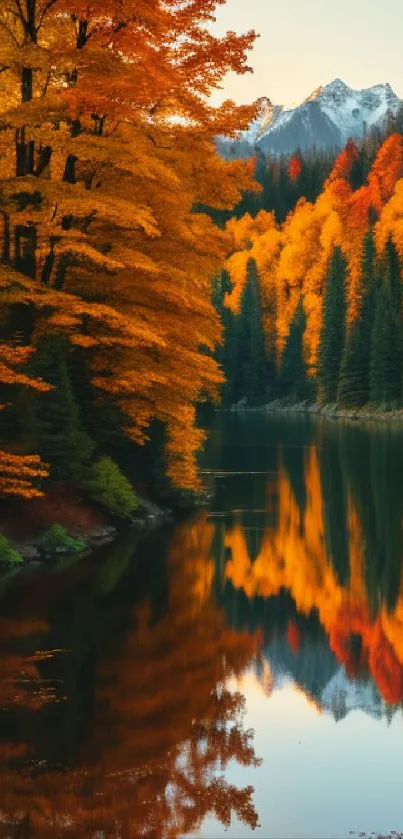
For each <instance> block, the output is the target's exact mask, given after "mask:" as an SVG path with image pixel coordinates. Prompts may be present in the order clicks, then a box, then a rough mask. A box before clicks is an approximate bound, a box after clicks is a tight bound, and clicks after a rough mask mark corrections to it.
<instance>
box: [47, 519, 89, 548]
mask: <svg viewBox="0 0 403 839" xmlns="http://www.w3.org/2000/svg"><path fill="white" fill-rule="evenodd" d="M36 544H37V546H38V548H42V550H44V551H46V552H47V553H60V552H65V553H80V552H81V551H84V550H85V548H86V547H87V543H86V541H85V539H82V538H81V537H80V536H78V537H76V536H70V534H69V533H68V532H67V530H66V528H65V527H62V525H61V524H52V525H51V527H48V528H47V530H43V531H42V533H40V534H39V536H37V538H36Z"/></svg>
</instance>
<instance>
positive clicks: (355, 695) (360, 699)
mask: <svg viewBox="0 0 403 839" xmlns="http://www.w3.org/2000/svg"><path fill="white" fill-rule="evenodd" d="M320 703H321V706H322V708H323V710H324V711H327V713H329V714H331V715H332V716H333V717H334V718H335V720H336V721H338V720H341V719H343V718H344V717H345V716H347V714H348V713H349V711H363V712H364V713H365V714H369V715H370V716H371V717H374V718H375V719H380V718H381V717H387V718H388V717H389V718H390V716H391V715H393V709H392V708H391V707H390V706H388V705H387V704H386V702H385V701H384V700H383V699H382V697H381V695H380V693H379V691H378V689H377V687H376V685H375V683H374V682H372V680H370V681H367V682H362V681H359V680H354V681H351V680H350V679H348V678H347V675H346V673H345V670H344V669H343V668H342V667H340V669H339V670H338V671H337V673H335V674H334V676H332V678H331V679H330V680H329V682H328V683H327V685H326V687H325V688H324V690H323V691H322V695H321V697H320Z"/></svg>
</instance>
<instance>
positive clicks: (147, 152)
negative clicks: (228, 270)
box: [0, 0, 255, 487]
mask: <svg viewBox="0 0 403 839" xmlns="http://www.w3.org/2000/svg"><path fill="white" fill-rule="evenodd" d="M219 2H221V0H207V2H201V0H185V2H178V0H167V2H162V0H152V2H151V3H150V2H149V1H148V0H147V2H146V1H145V0H140V2H138V0H136V1H135V2H134V0H123V2H122V1H121V0H106V2H105V3H102V5H100V4H99V3H95V2H94V3H92V2H83V0H73V2H70V0H68V2H66V0H51V2H47V1H46V0H24V2H20V0H11V2H10V3H9V4H8V6H7V8H6V7H2V9H1V10H0V62H1V65H2V71H3V72H2V80H3V82H4V85H3V96H2V97H1V100H0V127H1V129H2V133H1V148H2V152H3V155H2V160H1V163H0V178H1V199H0V205H1V206H0V210H1V212H2V215H3V235H2V258H3V267H5V266H7V269H8V268H11V269H15V271H14V270H11V271H10V272H8V270H6V271H5V272H4V274H2V276H1V280H0V290H1V294H2V299H3V300H4V301H5V302H6V303H7V305H12V304H13V303H17V302H28V300H29V302H31V303H32V304H33V305H34V306H35V309H36V312H37V318H36V329H39V330H40V331H43V330H44V329H53V330H55V329H56V330H62V331H64V332H65V333H67V334H68V335H69V337H70V339H71V341H72V342H73V343H75V344H76V345H79V346H81V347H82V348H83V349H84V351H85V352H86V353H87V355H88V358H89V363H90V364H91V367H92V374H93V385H94V387H95V388H96V389H98V390H99V391H102V392H104V393H106V394H107V395H108V398H110V399H112V400H114V401H117V402H118V403H119V405H120V407H121V408H122V409H123V412H124V415H125V417H126V419H127V422H126V431H127V433H128V434H129V435H130V436H131V437H132V438H133V439H134V440H135V441H137V442H139V443H142V442H144V440H145V439H146V436H147V427H148V426H149V424H150V422H151V420H152V419H153V418H157V419H159V420H161V421H162V422H163V423H164V424H165V426H166V428H167V440H168V441H167V455H168V471H169V474H170V477H171V478H172V480H173V481H174V482H175V483H176V484H178V485H179V486H182V487H191V486H195V485H196V484H197V476H196V469H195V463H194V454H195V451H196V450H197V449H198V448H199V446H200V442H201V434H200V432H199V431H197V430H196V428H195V407H194V406H195V402H196V401H197V400H198V399H199V398H200V397H202V396H204V395H205V394H207V393H209V394H211V395H213V396H214V394H215V393H216V392H217V387H218V385H219V383H220V382H221V373H220V371H219V369H218V367H217V365H216V364H215V362H214V361H213V359H212V350H213V348H214V345H215V343H216V342H217V341H218V340H219V338H220V324H219V321H218V318H217V316H216V314H215V312H214V310H213V307H212V306H211V303H210V278H211V276H212V274H213V273H214V272H215V271H216V270H217V269H218V267H219V266H220V263H221V262H222V259H223V256H224V254H225V251H226V248H227V241H228V239H227V236H226V235H225V233H223V232H222V231H220V230H218V228H216V227H214V225H213V223H212V222H211V220H210V219H209V217H208V216H206V215H205V214H203V213H195V212H194V211H193V210H194V207H195V206H196V205H199V206H201V205H203V204H206V203H207V202H208V203H209V204H210V205H214V206H216V207H218V208H223V207H226V206H232V205H233V204H234V203H236V202H237V201H238V199H239V197H240V195H241V193H242V190H244V189H245V188H247V187H251V185H252V181H251V174H252V167H251V165H250V164H244V163H242V162H233V163H231V164H226V163H224V161H222V160H221V159H220V158H219V157H218V155H217V154H216V152H215V146H214V138H215V136H216V135H217V134H219V133H222V132H223V131H224V130H225V132H226V133H227V134H228V133H229V134H230V135H234V134H235V133H236V131H237V130H238V129H239V128H242V127H243V126H245V125H246V124H247V123H248V122H249V120H250V118H251V116H253V114H254V113H255V109H254V107H252V108H250V107H249V108H246V107H245V108H242V107H236V106H235V105H234V104H233V103H231V102H225V103H224V104H223V105H222V106H221V107H219V108H213V107H211V105H210V103H209V101H208V96H209V94H210V92H211V91H212V90H213V89H214V88H216V87H217V86H219V83H220V81H221V79H222V78H223V76H224V75H225V74H226V73H227V72H228V71H235V72H236V73H244V72H247V71H248V70H249V68H248V66H247V64H246V61H245V55H246V51H247V50H248V49H249V48H250V47H251V45H252V43H253V40H254V37H255V36H254V33H253V32H250V33H247V34H246V35H241V36H238V35H236V34H234V33H233V32H229V33H227V35H225V36H224V37H222V38H219V37H217V36H215V35H213V34H212V32H211V29H210V28H209V26H208V25H209V24H210V23H211V21H212V20H213V18H214V10H215V8H216V7H217V5H218V4H219ZM15 274H20V275H21V276H22V279H21V277H20V279H19V280H18V278H17V279H16V278H15V276H14V275H15Z"/></svg>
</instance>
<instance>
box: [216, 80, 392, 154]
mask: <svg viewBox="0 0 403 839" xmlns="http://www.w3.org/2000/svg"><path fill="white" fill-rule="evenodd" d="M402 104H403V103H402V100H400V99H399V98H398V97H397V96H396V94H395V93H394V92H393V90H392V88H391V86H390V85H389V84H379V85H375V86H374V87H370V88H367V89H366V90H353V89H352V88H351V87H348V85H346V84H345V83H344V82H343V81H341V79H335V80H334V81H333V82H330V84H328V85H325V87H318V88H317V89H316V90H315V91H314V92H313V93H311V95H310V96H308V97H307V98H306V99H305V100H304V101H303V102H302V103H301V105H299V106H298V107H297V108H292V109H291V110H285V109H284V108H283V107H282V106H280V105H273V104H272V102H271V101H270V99H266V98H263V99H262V100H261V109H260V112H259V114H258V117H257V118H256V119H255V120H254V121H253V122H252V123H251V125H250V126H249V128H248V129H247V131H244V132H243V133H242V135H241V137H240V139H239V140H237V141H235V142H234V141H231V140H227V139H226V138H220V139H219V141H218V147H219V149H220V151H221V152H222V153H223V154H224V155H225V156H236V157H243V156H249V155H251V154H253V153H255V151H256V149H260V150H261V151H263V152H265V153H266V154H274V155H278V154H292V152H294V151H295V149H296V148H300V149H301V150H302V151H304V150H306V149H309V148H313V147H316V148H317V149H340V148H342V147H343V146H344V145H345V143H346V141H347V140H348V139H349V137H353V138H360V137H362V136H363V135H364V134H365V133H367V132H368V131H370V130H371V129H372V128H382V127H383V126H384V125H385V122H386V119H387V116H388V114H393V115H395V114H396V113H397V111H398V109H399V107H400V106H401V105H402Z"/></svg>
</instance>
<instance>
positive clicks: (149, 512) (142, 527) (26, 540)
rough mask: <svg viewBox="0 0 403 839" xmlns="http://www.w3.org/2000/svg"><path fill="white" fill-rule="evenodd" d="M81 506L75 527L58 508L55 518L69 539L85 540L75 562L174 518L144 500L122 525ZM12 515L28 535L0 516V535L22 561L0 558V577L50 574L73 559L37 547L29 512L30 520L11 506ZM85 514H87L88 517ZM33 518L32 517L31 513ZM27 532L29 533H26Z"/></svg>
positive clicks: (67, 553) (60, 551) (65, 551)
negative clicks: (40, 571)
mask: <svg viewBox="0 0 403 839" xmlns="http://www.w3.org/2000/svg"><path fill="white" fill-rule="evenodd" d="M41 500H42V499H39V501H41ZM46 500H47V499H46ZM22 503H23V502H22ZM31 503H32V502H31ZM82 506H83V508H84V509H85V512H86V513H87V517H86V518H87V520H84V521H83V522H80V523H77V524H76V525H75V526H74V525H71V522H70V520H68V519H66V517H65V515H64V511H63V510H61V509H60V507H59V509H58V510H57V514H56V517H57V519H58V523H60V522H61V523H62V525H66V524H67V525H68V532H69V535H71V536H73V537H79V538H80V537H81V538H83V539H84V540H85V543H86V544H85V548H83V550H81V551H77V552H76V554H75V555H76V557H77V561H80V560H81V559H84V558H85V557H88V556H90V555H91V554H92V553H94V552H95V551H97V550H98V549H99V548H102V547H104V546H105V545H109V544H113V542H115V541H116V540H117V539H118V538H119V536H120V535H121V534H122V533H123V532H128V531H130V530H131V531H132V532H133V535H134V534H136V535H140V536H144V535H146V534H147V533H149V532H150V530H152V529H154V528H156V527H161V526H163V525H165V524H169V523H171V522H173V521H174V514H173V511H172V510H171V509H167V508H162V507H159V506H157V505H156V504H154V503H152V502H151V501H148V500H147V499H145V498H139V505H138V507H137V509H136V510H135V511H134V512H133V514H132V515H131V516H130V517H128V518H126V519H122V521H117V520H116V518H114V517H112V516H111V515H108V514H107V513H105V512H102V511H100V510H99V508H97V507H96V505H93V504H88V502H86V503H85V502H84V503H83V504H82ZM15 511H18V512H19V515H20V522H21V525H22V530H23V529H24V525H25V526H26V525H27V524H28V533H25V534H24V533H23V532H22V533H20V532H16V529H15V520H14V521H13V519H14V516H10V515H7V514H6V515H5V516H4V515H3V516H2V517H1V519H0V524H1V532H2V533H5V535H6V538H7V540H8V543H9V545H10V547H11V548H12V549H13V550H14V551H17V553H18V554H19V555H20V557H21V559H22V562H19V563H11V564H10V563H8V562H2V561H1V556H0V573H1V571H3V570H4V571H7V569H9V570H10V569H14V570H15V571H16V572H19V571H24V570H26V569H29V568H40V567H42V568H44V569H46V568H48V569H49V570H51V569H52V568H55V567H56V566H57V564H58V562H59V561H60V560H63V559H64V558H68V557H69V556H73V555H74V553H73V554H72V552H71V550H69V549H65V548H62V547H58V548H55V549H54V550H46V549H43V548H41V547H39V545H38V544H37V535H38V534H37V533H35V532H32V530H31V528H30V527H29V525H32V518H31V516H32V514H31V512H30V516H25V517H24V514H23V509H22V506H21V507H18V506H17V505H16V506H15ZM88 512H89V513H90V515H89V516H88ZM73 514H74V510H73ZM70 515H71V511H70ZM33 517H35V513H34V516H33ZM52 523H53V522H52V520H51V519H50V518H49V519H48V521H47V522H46V523H45V521H43V522H42V523H41V524H42V528H41V527H39V528H38V532H40V529H44V530H45V529H47V528H48V527H49V526H50V525H51V524H52ZM10 524H11V527H10ZM30 530H31V532H29V531H30Z"/></svg>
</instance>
